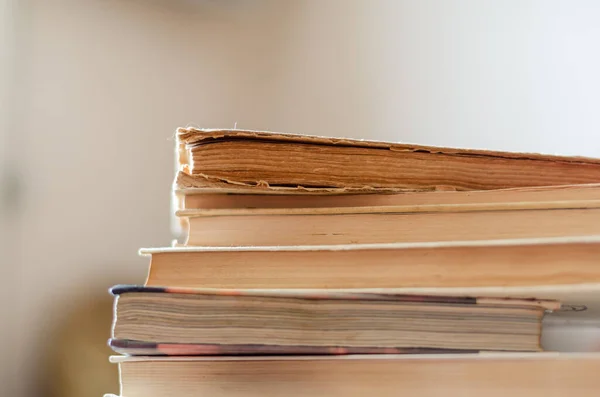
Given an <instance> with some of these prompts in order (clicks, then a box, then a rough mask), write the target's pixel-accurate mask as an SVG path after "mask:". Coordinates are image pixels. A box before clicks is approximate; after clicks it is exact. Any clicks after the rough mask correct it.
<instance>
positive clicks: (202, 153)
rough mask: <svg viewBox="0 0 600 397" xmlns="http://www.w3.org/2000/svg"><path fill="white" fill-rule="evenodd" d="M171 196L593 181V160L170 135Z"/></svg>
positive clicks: (597, 167) (240, 134)
mask: <svg viewBox="0 0 600 397" xmlns="http://www.w3.org/2000/svg"><path fill="white" fill-rule="evenodd" d="M177 140H178V162H179V172H178V175H177V178H176V181H175V190H176V191H180V190H184V191H187V192H191V191H194V190H197V191H198V193H200V192H202V193H211V192H215V193H246V194H300V195H328V194H329V195H330V194H335V195H339V194H366V193H401V192H426V191H486V190H498V189H514V188H531V187H540V186H562V185H581V184H590V183H600V160H598V159H591V158H585V157H565V156H554V155H542V154H531V153H509V152H498V151H488V150H470V149H452V148H442V147H432V146H421V145H412V144H399V143H388V142H377V141H365V140H354V139H344V138H339V139H338V138H325V137H316V136H306V135H293V134H282V133H272V132H258V131H244V130H200V129H195V128H180V129H178V130H177Z"/></svg>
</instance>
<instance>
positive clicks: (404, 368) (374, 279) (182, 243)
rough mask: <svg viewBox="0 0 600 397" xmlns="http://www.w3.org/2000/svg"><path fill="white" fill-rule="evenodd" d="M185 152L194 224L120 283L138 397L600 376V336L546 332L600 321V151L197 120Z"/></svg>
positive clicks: (568, 383)
mask: <svg viewBox="0 0 600 397" xmlns="http://www.w3.org/2000/svg"><path fill="white" fill-rule="evenodd" d="M177 157H178V162H179V170H178V173H177V176H176V179H175V183H174V190H173V197H174V202H175V206H176V212H175V214H176V216H177V219H178V221H179V222H178V223H177V225H178V226H180V232H181V235H180V236H179V240H178V241H177V242H175V243H174V244H173V245H172V246H170V247H166V248H153V249H143V250H141V253H142V254H143V255H147V256H149V257H150V269H149V272H148V278H147V280H146V283H145V284H144V285H141V286H128V285H122V286H116V287H114V288H113V289H112V293H113V294H114V295H115V312H114V322H113V330H112V332H113V334H112V339H111V340H110V342H109V343H110V346H111V347H112V348H113V349H114V350H115V351H116V352H118V353H121V355H120V356H115V357H113V358H112V360H113V361H114V362H116V363H118V365H119V368H120V376H121V394H122V396H123V397H158V396H161V397H162V396H178V397H192V396H200V395H207V396H214V397H238V396H240V397H241V396H263V397H271V396H273V397H274V396H282V395H286V396H309V395H311V396H312V395H315V396H367V395H373V396H396V395H398V394H401V393H404V392H405V393H406V395H410V396H432V395H444V396H454V395H456V396H464V395H474V394H475V393H478V394H482V395H494V396H496V395H498V396H500V395H502V396H504V395H506V394H507V393H512V394H513V395H518V396H521V395H523V396H545V397H547V396H559V395H560V396H563V395H566V394H567V393H569V394H570V395H576V396H584V395H585V396H587V395H589V396H592V395H594V396H595V395H597V393H598V390H600V377H598V376H597V373H598V370H599V369H600V355H599V354H597V353H594V352H593V350H594V348H595V347H594V345H593V343H594V339H593V338H592V339H591V340H592V342H590V343H589V344H588V345H586V346H587V347H586V349H585V350H588V351H587V352H569V351H566V352H556V351H547V350H549V348H548V347H547V346H543V345H542V343H541V340H542V335H543V334H544V329H545V325H544V324H545V323H546V322H547V319H548V318H550V317H551V318H567V319H568V321H569V322H570V323H571V324H575V323H577V321H583V322H585V321H588V322H590V321H591V322H593V321H597V320H600V266H599V265H598V260H599V259H600V184H597V183H599V182H600V160H595V159H589V158H578V157H560V156H546V155H537V154H524V153H504V152H492V151H483V150H465V149H449V148H439V147H428V146H418V145H407V144H396V143H385V142H373V141H362V140H351V139H339V138H322V137H314V136H301V135H291V134H279V133H267V132H256V131H242V130H197V129H194V128H182V129H179V130H178V131H177ZM597 341H599V342H600V337H598V340H597ZM597 347H600V346H597ZM550 350H553V349H552V347H550Z"/></svg>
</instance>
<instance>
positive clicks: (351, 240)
mask: <svg viewBox="0 0 600 397" xmlns="http://www.w3.org/2000/svg"><path fill="white" fill-rule="evenodd" d="M177 215H178V216H180V217H186V218H187V219H188V225H189V226H188V233H187V239H186V240H185V245H198V246H260V245H270V246H275V245H332V244H372V243H397V242H434V241H438V242H439V241H454V240H463V241H464V240H496V239H516V238H544V237H566V236H591V235H600V200H581V201H560V202H545V203H538V202H521V203H495V204H485V203H483V204H481V203H475V204H447V205H412V206H382V207H379V206H377V207H338V208H318V209H317V208H260V209H213V210H208V209H190V210H181V211H178V212H177Z"/></svg>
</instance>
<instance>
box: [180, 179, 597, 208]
mask: <svg viewBox="0 0 600 397" xmlns="http://www.w3.org/2000/svg"><path fill="white" fill-rule="evenodd" d="M174 194H175V195H176V196H177V197H178V201H177V205H176V206H175V209H176V210H185V209H209V210H210V209H236V208H331V207H377V206H382V207H383V206H385V207H387V206H416V205H447V204H488V205H490V204H501V203H523V202H529V203H531V202H536V203H538V204H540V205H541V204H542V203H553V202H554V203H556V202H564V201H584V200H600V184H585V185H566V186H541V187H528V188H513V189H499V190H479V191H429V192H412V193H410V194H407V193H396V194H391V193H388V194H340V195H281V194H278V195H275V194H226V193H221V194H219V193H206V192H205V191H204V190H203V189H180V190H175V191H174Z"/></svg>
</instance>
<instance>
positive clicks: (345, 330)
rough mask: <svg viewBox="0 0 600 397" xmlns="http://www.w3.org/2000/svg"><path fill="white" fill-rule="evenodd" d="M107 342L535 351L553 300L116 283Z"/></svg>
mask: <svg viewBox="0 0 600 397" xmlns="http://www.w3.org/2000/svg"><path fill="white" fill-rule="evenodd" d="M112 293H113V294H114V295H116V299H115V315H114V322H113V329H112V341H111V346H112V347H113V348H115V350H118V351H120V352H124V353H129V354H144V355H146V354H151V353H152V352H153V351H154V353H155V354H167V355H169V354H171V355H186V354H187V355H211V354H213V355H224V354H362V353H364V354H377V353H397V354H399V353H420V352H443V351H447V352H477V351H540V350H541V346H540V336H541V327H542V318H543V317H544V315H545V314H546V313H547V312H551V311H553V310H557V309H560V307H561V305H560V303H559V302H558V301H554V300H542V299H535V298H530V299H518V298H506V297H499V298H496V297H470V296H442V295H431V296H427V295H416V294H394V293H365V292H340V291H333V290H322V291H317V292H303V291H285V290H270V291H250V290H215V289H183V288H180V289H176V288H152V287H141V286H116V287H114V288H113V289H112Z"/></svg>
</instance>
